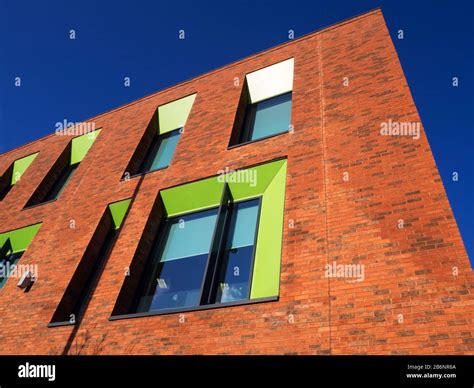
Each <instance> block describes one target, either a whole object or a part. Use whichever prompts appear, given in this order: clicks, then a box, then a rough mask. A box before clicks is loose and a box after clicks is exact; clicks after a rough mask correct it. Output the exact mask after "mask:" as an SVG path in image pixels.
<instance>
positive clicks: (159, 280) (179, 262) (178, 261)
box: [137, 209, 217, 312]
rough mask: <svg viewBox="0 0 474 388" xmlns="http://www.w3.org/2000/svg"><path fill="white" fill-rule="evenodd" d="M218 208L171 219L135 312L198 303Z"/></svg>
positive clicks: (195, 304) (196, 304) (189, 305)
mask: <svg viewBox="0 0 474 388" xmlns="http://www.w3.org/2000/svg"><path fill="white" fill-rule="evenodd" d="M216 220H217V209H211V210H206V211H202V212H198V213H194V214H190V215H187V216H182V217H176V218H173V219H170V220H169V221H168V223H167V225H166V227H165V231H164V233H165V234H164V236H165V237H164V242H163V243H162V244H161V247H158V248H159V249H158V250H157V251H156V252H155V253H154V255H155V256H154V259H153V260H154V261H155V264H154V265H153V266H152V267H153V268H152V274H153V275H151V277H152V278H151V279H150V280H149V281H148V283H149V284H148V287H147V289H146V290H145V293H144V295H143V296H142V297H141V298H140V301H139V305H138V309H137V311H138V312H144V311H152V310H162V309H170V308H180V307H181V308H182V307H192V306H198V305H199V303H200V300H199V298H200V295H201V285H202V281H203V278H204V272H205V269H206V263H207V258H208V254H209V251H210V248H211V240H212V235H213V232H214V228H215V224H216Z"/></svg>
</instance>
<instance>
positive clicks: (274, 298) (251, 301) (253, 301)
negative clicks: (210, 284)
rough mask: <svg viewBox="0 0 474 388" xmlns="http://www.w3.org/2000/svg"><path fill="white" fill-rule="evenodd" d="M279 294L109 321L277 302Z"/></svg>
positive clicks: (128, 315) (113, 316) (124, 316)
mask: <svg viewBox="0 0 474 388" xmlns="http://www.w3.org/2000/svg"><path fill="white" fill-rule="evenodd" d="M278 299H279V298H278V296H270V297H267V298H259V299H249V300H239V301H236V302H227V303H219V304H212V305H203V306H194V307H188V308H176V309H167V310H159V311H149V312H146V313H132V314H122V315H112V316H111V317H109V321H118V320H121V319H131V318H143V317H152V316H156V315H169V314H178V313H188V312H193V311H203V310H214V309H218V308H224V307H235V306H245V305H250V304H257V303H265V302H276V301H278Z"/></svg>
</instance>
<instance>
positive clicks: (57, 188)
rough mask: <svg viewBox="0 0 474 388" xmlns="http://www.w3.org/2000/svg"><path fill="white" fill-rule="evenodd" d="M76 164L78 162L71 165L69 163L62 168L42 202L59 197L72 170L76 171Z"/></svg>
mask: <svg viewBox="0 0 474 388" xmlns="http://www.w3.org/2000/svg"><path fill="white" fill-rule="evenodd" d="M78 166H79V163H77V164H74V165H72V166H71V165H69V166H67V167H66V168H65V169H64V170H63V172H62V173H61V175H60V176H59V178H58V180H57V181H56V182H55V183H54V185H53V187H51V190H50V191H49V193H48V194H47V195H46V197H45V199H44V202H47V201H52V200H53V199H57V198H58V197H59V195H60V194H61V193H62V192H63V190H64V188H65V187H66V185H67V183H68V182H69V180H70V179H71V177H72V175H73V174H74V171H76V168H77V167H78Z"/></svg>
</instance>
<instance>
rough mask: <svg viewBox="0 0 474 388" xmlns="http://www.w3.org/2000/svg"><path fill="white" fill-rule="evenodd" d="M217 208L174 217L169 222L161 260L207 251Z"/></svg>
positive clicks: (195, 254) (200, 253)
mask: <svg viewBox="0 0 474 388" xmlns="http://www.w3.org/2000/svg"><path fill="white" fill-rule="evenodd" d="M216 219H217V209H212V210H207V211H204V212H199V213H194V214H190V215H188V216H184V217H176V218H175V219H173V220H172V221H170V222H169V226H168V228H169V229H168V238H167V239H166V242H165V245H164V248H163V254H162V256H161V261H162V262H164V261H171V260H176V259H181V258H183V257H191V256H198V255H202V254H207V253H209V248H210V246H211V240H212V233H213V232H214V226H215V224H216Z"/></svg>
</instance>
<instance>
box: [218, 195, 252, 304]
mask: <svg viewBox="0 0 474 388" xmlns="http://www.w3.org/2000/svg"><path fill="white" fill-rule="evenodd" d="M258 210H259V200H258V199H255V200H251V201H245V202H240V203H238V204H236V205H234V209H233V211H232V217H231V221H230V222H231V223H230V228H229V235H228V237H227V243H226V251H225V253H224V257H223V263H222V266H221V270H220V274H219V283H218V289H217V296H216V303H224V302H232V301H236V300H243V299H247V298H248V295H249V291H250V290H249V287H250V274H251V268H252V263H253V253H254V242H255V233H256V230H257V220H258Z"/></svg>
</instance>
